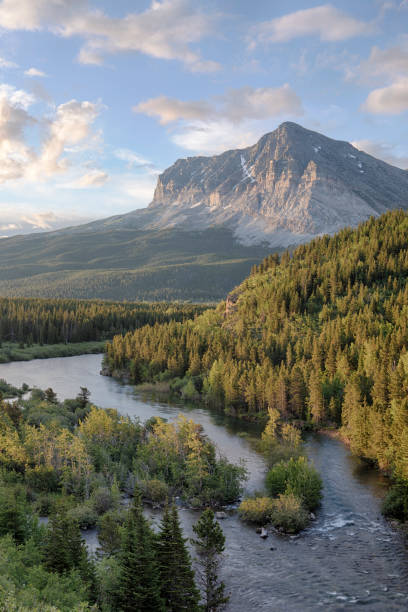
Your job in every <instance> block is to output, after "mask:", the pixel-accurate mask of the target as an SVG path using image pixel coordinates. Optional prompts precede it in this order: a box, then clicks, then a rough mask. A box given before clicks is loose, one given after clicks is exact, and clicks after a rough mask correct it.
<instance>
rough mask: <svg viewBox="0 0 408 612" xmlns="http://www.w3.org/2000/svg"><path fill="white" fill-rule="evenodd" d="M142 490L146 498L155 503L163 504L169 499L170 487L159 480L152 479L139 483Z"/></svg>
mask: <svg viewBox="0 0 408 612" xmlns="http://www.w3.org/2000/svg"><path fill="white" fill-rule="evenodd" d="M139 487H140V490H141V491H142V495H143V497H144V498H146V499H148V500H149V501H152V502H155V503H158V504H160V503H163V502H165V501H166V499H168V497H169V491H170V489H169V486H168V485H167V484H166V483H165V482H163V480H159V479H158V478H152V479H150V480H141V481H140V483H139Z"/></svg>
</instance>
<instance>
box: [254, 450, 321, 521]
mask: <svg viewBox="0 0 408 612" xmlns="http://www.w3.org/2000/svg"><path fill="white" fill-rule="evenodd" d="M266 488H267V490H268V493H269V494H270V495H271V496H272V497H276V496H277V495H280V494H282V493H293V494H294V495H295V496H296V497H299V499H301V500H302V502H303V504H304V506H305V507H306V508H307V509H308V510H313V509H314V508H316V507H317V506H318V505H319V503H320V500H321V497H322V493H321V489H322V479H321V478H320V476H319V474H318V472H317V471H316V470H315V468H314V467H313V466H311V465H309V464H308V462H307V459H306V458H305V457H299V458H298V459H295V458H292V459H289V461H280V462H279V463H277V464H276V465H274V467H273V468H272V469H270V470H269V472H268V473H267V475H266Z"/></svg>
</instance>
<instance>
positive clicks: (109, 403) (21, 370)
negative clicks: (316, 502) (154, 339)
mask: <svg viewBox="0 0 408 612" xmlns="http://www.w3.org/2000/svg"><path fill="white" fill-rule="evenodd" d="M100 370H101V356H100V355H83V356H79V357H69V358H66V359H53V360H51V361H31V362H20V363H18V362H17V363H8V364H4V365H0V378H5V379H6V380H8V381H9V382H10V383H12V384H13V385H15V386H20V385H21V383H22V382H23V381H26V382H27V383H28V384H29V386H30V387H33V386H37V387H40V388H45V387H46V386H50V385H51V387H52V388H53V390H54V391H55V392H56V393H57V395H58V398H59V399H60V400H64V399H66V398H69V397H71V398H72V397H75V396H76V395H77V393H78V391H79V390H80V387H81V386H84V385H85V386H86V387H87V388H88V389H89V391H90V392H91V401H92V403H94V404H96V405H98V406H103V407H106V408H116V409H118V410H119V411H120V412H121V414H123V415H129V416H131V417H135V418H139V419H140V421H141V422H145V421H146V420H147V419H150V418H151V417H153V416H160V417H162V418H163V419H167V421H168V422H174V421H175V420H176V419H177V416H178V414H180V413H182V414H184V415H185V416H186V417H187V418H192V419H193V420H194V421H195V422H196V423H200V424H201V425H202V426H203V428H204V431H205V433H206V434H207V435H208V437H209V438H210V439H211V440H213V441H214V442H215V443H216V444H217V447H218V448H219V449H220V450H221V452H222V453H223V454H225V455H226V456H227V458H228V459H229V460H230V461H233V462H238V461H239V459H240V458H243V459H244V461H245V465H246V467H247V469H248V476H249V480H248V481H247V483H246V486H245V489H246V491H245V492H246V493H247V494H253V493H255V492H256V491H259V490H260V489H262V487H263V482H264V474H265V471H266V469H267V467H266V465H265V463H264V461H263V458H262V457H261V455H260V454H259V453H257V452H256V451H255V449H254V447H253V445H252V444H251V443H250V440H249V439H248V438H249V435H250V434H252V435H251V437H252V436H253V437H254V438H258V436H259V435H260V427H259V426H256V425H254V424H252V423H249V422H245V423H243V422H241V421H238V420H237V419H233V418H231V417H229V416H227V415H225V414H222V413H221V412H219V411H210V410H208V409H207V408H205V407H203V406H202V405H201V404H199V405H198V404H197V403H196V402H191V403H190V404H188V403H187V402H186V403H181V402H178V403H177V404H174V405H173V404H168V403H165V402H163V403H162V402H159V401H157V400H156V401H153V400H151V401H143V400H142V398H141V397H140V396H139V394H136V393H135V391H134V387H133V386H131V385H123V384H120V383H118V382H117V381H116V380H114V379H112V378H111V377H103V376H100V374H99V373H100ZM305 446H306V451H307V455H308V457H309V458H310V459H311V460H312V461H313V463H314V465H315V466H316V469H317V470H318V471H319V472H320V473H321V475H322V478H323V485H324V486H323V500H322V506H321V508H320V510H319V512H318V513H317V515H316V520H315V521H312V523H311V525H310V527H309V528H308V529H306V530H305V531H304V532H303V533H302V534H301V535H300V536H292V537H291V536H283V535H282V534H280V533H276V532H274V531H272V530H271V531H270V533H269V537H268V538H267V539H265V540H263V539H262V538H260V536H259V535H256V533H255V527H254V526H253V525H247V524H246V523H243V522H242V521H241V520H240V519H239V517H238V515H237V513H233V514H231V515H230V514H229V513H228V512H227V518H226V519H224V520H223V521H222V528H223V531H224V533H225V536H226V550H225V564H224V566H223V568H222V573H221V575H222V579H223V580H224V581H225V583H226V584H227V585H228V588H229V589H230V590H231V602H230V606H229V608H228V609H229V610H231V611H232V610H233V611H234V612H247V610H249V609H253V610H257V611H258V610H259V612H263V611H264V610H265V612H266V611H267V610H270V609H271V607H273V608H276V609H277V610H285V611H287V612H299V610H302V612H315V611H316V610H319V609H324V610H327V611H328V612H340V611H345V612H346V611H349V610H351V609H352V608H355V606H356V605H357V607H359V605H365V607H366V609H369V610H370V612H383V611H384V610H393V611H395V612H400V611H401V612H402V610H406V609H407V606H408V590H407V584H408V583H407V579H408V558H407V551H406V545H405V541H404V539H403V537H402V534H401V532H400V530H393V529H392V528H391V526H390V524H389V523H388V522H387V521H386V520H385V519H384V518H383V517H381V515H380V507H381V502H382V499H383V497H384V494H385V492H386V483H385V481H384V478H383V477H381V476H380V475H379V474H378V472H376V471H375V470H373V469H372V468H370V466H369V465H367V464H366V463H365V462H361V461H360V460H359V459H358V458H356V457H353V456H352V455H351V454H350V452H349V450H348V449H347V448H346V447H345V446H344V445H343V444H342V443H341V442H340V441H339V440H336V439H333V438H331V437H328V436H322V435H320V434H318V433H316V432H311V433H307V434H306V436H305ZM149 514H152V520H153V522H154V523H155V524H157V525H159V524H160V521H161V511H160V510H158V509H157V510H154V509H153V508H151V511H149ZM197 518H198V513H197V512H195V511H193V510H190V509H188V508H180V519H181V522H182V526H183V531H184V533H185V536H186V537H194V532H193V531H192V525H193V524H194V523H195V522H196V521H197ZM84 533H85V536H84V537H86V540H87V543H88V546H89V547H90V548H91V549H92V550H95V549H96V548H97V546H98V541H97V538H96V530H91V529H90V530H87V531H86V532H84ZM357 601H358V602H359V603H358V604H356V602H357Z"/></svg>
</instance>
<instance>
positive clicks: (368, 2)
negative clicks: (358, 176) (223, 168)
mask: <svg viewBox="0 0 408 612" xmlns="http://www.w3.org/2000/svg"><path fill="white" fill-rule="evenodd" d="M407 26H408V0H390V1H383V0H379V1H376V0H359V2H355V0H353V1H351V0H341V1H340V0H338V1H333V2H330V3H322V2H319V1H316V2H305V1H303V0H285V1H280V0H252V1H251V2H248V0H208V1H207V0H153V1H151V0H150V1H145V0H0V236H11V235H15V234H20V233H27V232H30V231H44V230H50V229H55V228H58V227H63V226H67V225H72V224H78V223H81V222H86V221H89V220H92V219H97V218H102V217H108V216H111V215H115V214H122V213H126V212H129V211H131V210H134V209H136V208H141V207H144V206H146V205H148V203H149V202H150V201H151V199H152V196H153V192H154V187H155V184H156V181H157V176H158V174H160V172H162V171H163V170H164V169H165V168H166V167H168V166H169V165H171V164H172V163H173V162H174V161H175V160H176V159H178V158H180V157H187V156H193V155H213V154H217V153H220V152H222V151H224V150H226V149H231V148H239V147H245V146H248V145H251V144H254V143H255V142H256V141H257V140H258V139H259V137H260V136H262V135H263V134H264V133H266V132H270V131H272V130H274V129H275V128H276V127H277V126H278V125H279V124H280V123H282V122H283V121H287V120H289V121H295V122H297V123H300V124H301V125H303V126H305V127H307V128H310V129H313V130H317V131H319V132H322V133H324V134H325V135H327V136H330V137H332V138H336V139H340V140H347V141H349V142H352V143H353V144H354V145H355V146H357V147H358V148H360V149H362V150H364V151H366V152H368V153H370V154H372V155H375V156H376V157H379V158H381V159H384V160H385V161H387V162H388V163H392V164H393V165H396V166H399V167H401V168H408V122H407V118H408V27H407Z"/></svg>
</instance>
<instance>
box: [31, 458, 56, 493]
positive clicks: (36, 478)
mask: <svg viewBox="0 0 408 612" xmlns="http://www.w3.org/2000/svg"><path fill="white" fill-rule="evenodd" d="M25 480H26V483H27V485H28V486H29V487H31V488H32V489H34V490H36V491H42V492H44V493H52V492H55V491H58V488H59V478H58V474H57V473H56V471H55V470H54V469H53V468H51V467H46V466H45V465H37V466H36V467H34V468H27V469H26V472H25Z"/></svg>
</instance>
